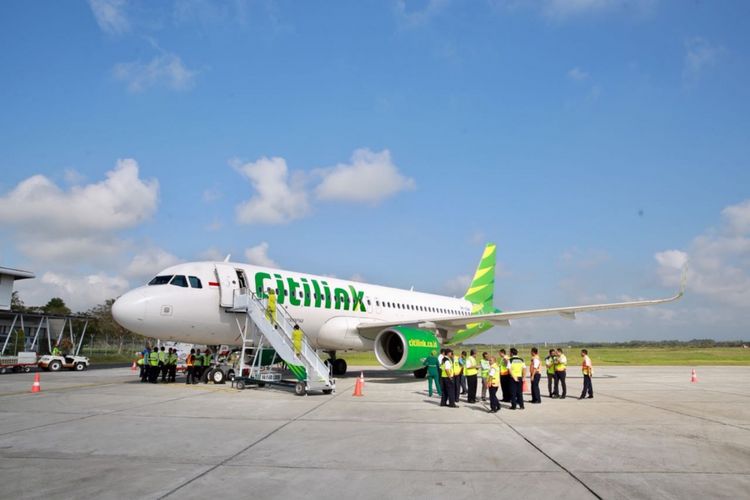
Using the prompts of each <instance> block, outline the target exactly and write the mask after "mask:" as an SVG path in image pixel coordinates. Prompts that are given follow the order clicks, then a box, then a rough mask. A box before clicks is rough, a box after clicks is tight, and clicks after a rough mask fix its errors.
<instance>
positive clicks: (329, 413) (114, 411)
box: [0, 367, 750, 499]
mask: <svg viewBox="0 0 750 500" xmlns="http://www.w3.org/2000/svg"><path fill="white" fill-rule="evenodd" d="M359 370H360V369H359V368H351V369H350V374H352V375H353V374H355V373H356V374H359ZM697 371H698V382H697V383H690V368H685V367H642V368H639V367H627V368H624V367H601V368H598V369H597V371H596V377H595V379H594V391H595V398H594V399H592V400H583V401H579V400H577V399H576V397H577V396H578V395H579V393H580V390H581V384H582V381H581V378H580V376H578V377H577V376H576V373H575V371H574V370H571V376H570V378H569V384H568V387H569V392H568V395H569V397H568V399H566V400H550V399H547V398H546V397H545V398H544V399H543V403H542V404H541V405H531V404H527V405H526V409H525V410H524V411H518V410H516V411H510V410H508V408H507V406H505V405H504V407H503V410H502V411H500V412H499V413H496V414H489V413H487V412H486V411H485V410H486V407H485V406H484V405H483V404H476V405H468V404H465V403H462V404H461V407H460V408H458V409H450V408H440V407H439V406H438V403H439V400H438V399H437V398H436V397H433V398H428V397H427V394H426V381H424V380H416V379H414V378H413V377H412V376H411V375H409V374H394V373H390V372H385V371H382V370H379V369H375V368H371V367H368V368H366V369H365V372H364V373H365V378H366V383H365V390H364V394H365V395H364V397H361V398H355V397H353V396H352V388H353V385H354V378H352V377H348V378H341V379H339V380H338V390H337V392H336V393H335V394H334V395H331V396H325V395H309V396H305V397H298V396H295V395H294V394H292V392H291V391H289V390H286V389H282V388H268V387H266V388H264V389H247V390H245V391H243V392H239V391H237V390H234V389H232V388H230V386H229V385H225V386H214V385H197V386H186V385H185V384H184V383H179V381H178V383H176V384H169V385H151V384H141V383H139V382H138V381H137V380H136V376H135V375H134V374H133V372H131V371H130V369H128V368H115V369H110V370H96V371H89V372H83V373H73V372H65V373H42V382H41V383H42V392H41V393H39V394H31V393H30V392H29V391H30V388H31V384H32V381H33V375H34V374H33V373H31V374H6V375H1V376H0V485H2V486H0V488H1V490H0V491H1V493H0V496H2V497H3V498H40V497H48V498H52V497H54V498H82V497H89V498H222V497H225V498H234V497H236V496H237V495H239V498H248V497H253V498H278V497H283V498H301V497H307V498H323V497H334V498H373V499H374V498H378V499H380V498H428V497H431V498H435V497H445V498H451V499H455V498H468V497H479V496H485V495H490V496H503V495H504V494H513V495H516V496H527V495H532V496H537V497H545V498H575V499H580V498H629V499H632V498H730V497H731V498H746V497H747V492H748V491H750V385H749V384H748V383H747V381H748V380H750V367H697ZM183 380H184V379H183ZM542 393H543V394H546V384H545V382H544V380H543V381H542ZM526 399H528V397H527V398H526ZM506 488H507V489H509V490H507V491H506V490H505V489H506Z"/></svg>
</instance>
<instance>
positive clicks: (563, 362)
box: [553, 349, 568, 399]
mask: <svg viewBox="0 0 750 500" xmlns="http://www.w3.org/2000/svg"><path fill="white" fill-rule="evenodd" d="M567 369H568V358H567V357H565V354H564V353H563V350H562V349H557V352H556V353H555V392H554V393H553V394H555V395H559V396H560V399H565V396H566V395H567V394H568V386H567V384H566V383H565V376H566V375H567ZM558 383H559V385H560V386H561V387H562V394H560V392H558V390H557V389H558Z"/></svg>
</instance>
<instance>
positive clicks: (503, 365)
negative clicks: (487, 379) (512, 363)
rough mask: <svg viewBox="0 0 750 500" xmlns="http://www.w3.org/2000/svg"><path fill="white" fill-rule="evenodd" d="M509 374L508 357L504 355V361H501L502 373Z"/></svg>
mask: <svg viewBox="0 0 750 500" xmlns="http://www.w3.org/2000/svg"><path fill="white" fill-rule="evenodd" d="M507 374H508V358H506V357H504V356H503V362H502V363H500V375H507Z"/></svg>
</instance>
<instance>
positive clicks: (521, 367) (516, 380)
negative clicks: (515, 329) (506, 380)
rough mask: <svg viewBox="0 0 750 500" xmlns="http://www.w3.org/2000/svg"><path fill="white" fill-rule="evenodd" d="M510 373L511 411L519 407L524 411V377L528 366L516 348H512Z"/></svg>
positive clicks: (509, 365)
mask: <svg viewBox="0 0 750 500" xmlns="http://www.w3.org/2000/svg"><path fill="white" fill-rule="evenodd" d="M508 371H510V380H511V386H510V409H511V410H515V409H516V408H517V407H518V408H520V409H521V410H523V376H524V373H525V371H526V364H525V363H524V362H523V358H520V357H518V350H517V349H516V348H515V347H511V348H510V359H509V360H508Z"/></svg>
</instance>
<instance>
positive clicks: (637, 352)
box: [341, 345, 750, 366]
mask: <svg viewBox="0 0 750 500" xmlns="http://www.w3.org/2000/svg"><path fill="white" fill-rule="evenodd" d="M500 347H501V346H486V345H482V346H461V347H459V348H455V347H454V350H456V349H458V350H459V351H461V350H465V351H467V352H468V351H469V349H476V350H477V352H479V353H481V352H483V351H487V352H495V353H496V352H497V350H498V349H500ZM519 351H520V352H521V356H522V357H524V358H528V357H529V348H528V347H523V348H519ZM540 351H541V352H540V355H541V356H542V357H544V355H545V354H546V353H545V352H544V351H543V349H542V348H541V347H540ZM588 351H589V357H590V358H591V361H592V362H593V363H594V365H596V366H607V365H610V366H628V365H631V366H632V365H665V366H693V365H696V366H699V365H724V366H730V365H750V349H743V348H741V347H705V348H699V347H600V348H591V349H589V350H588ZM565 353H566V355H567V356H568V363H569V364H570V365H578V364H579V361H580V349H577V348H571V349H565ZM341 357H342V358H344V359H346V362H347V363H348V364H349V365H352V366H377V365H378V361H377V360H376V359H375V354H374V353H372V352H356V353H342V354H341Z"/></svg>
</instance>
